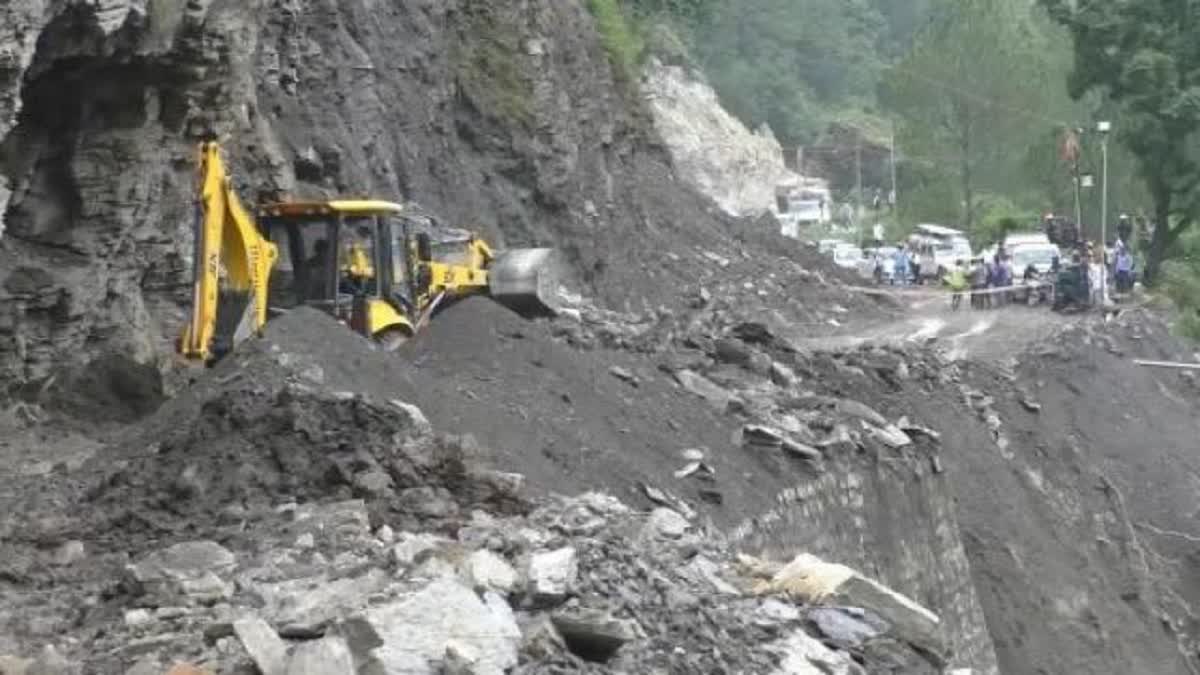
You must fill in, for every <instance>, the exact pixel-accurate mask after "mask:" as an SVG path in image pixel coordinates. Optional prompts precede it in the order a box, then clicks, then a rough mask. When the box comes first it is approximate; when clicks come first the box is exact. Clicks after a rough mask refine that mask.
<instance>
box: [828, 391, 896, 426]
mask: <svg viewBox="0 0 1200 675" xmlns="http://www.w3.org/2000/svg"><path fill="white" fill-rule="evenodd" d="M836 408H837V411H838V412H840V413H842V414H843V415H846V416H847V417H853V418H856V419H860V420H862V421H864V422H870V423H871V424H873V425H875V426H877V427H886V426H887V425H888V421H887V419H885V418H884V416H883V415H880V414H879V413H878V412H876V411H875V409H874V408H872V407H871V406H869V405H867V404H865V403H860V402H858V401H852V400H850V399H848V398H843V399H840V400H838V402H837V406H836Z"/></svg>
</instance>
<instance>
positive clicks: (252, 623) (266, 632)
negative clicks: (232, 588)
mask: <svg viewBox="0 0 1200 675" xmlns="http://www.w3.org/2000/svg"><path fill="white" fill-rule="evenodd" d="M233 632H234V634H236V635H237V637H238V639H239V640H241V642H242V647H244V648H245V649H246V653H247V654H249V655H250V658H251V659H253V660H254V665H256V666H258V672H260V673H262V675H286V674H287V669H288V653H287V644H285V643H284V641H283V639H282V638H280V637H279V634H278V633H276V632H275V629H274V628H271V625H270V624H268V623H267V622H266V621H263V620H262V619H260V618H258V617H257V616H248V617H244V618H241V619H238V620H237V621H234V622H233Z"/></svg>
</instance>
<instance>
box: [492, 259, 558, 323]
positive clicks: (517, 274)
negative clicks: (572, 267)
mask: <svg viewBox="0 0 1200 675" xmlns="http://www.w3.org/2000/svg"><path fill="white" fill-rule="evenodd" d="M558 265H559V262H558V260H557V257H556V256H555V249H552V248H517V249H509V250H507V251H501V252H499V253H497V254H496V257H495V258H494V259H493V260H492V264H491V265H490V266H489V267H488V293H489V295H491V297H492V298H493V299H495V300H496V301H497V302H499V303H501V304H503V305H504V306H506V307H508V308H509V309H512V310H513V311H515V312H517V313H519V314H524V315H526V316H545V315H553V314H556V313H557V312H558V309H559V305H560V304H561V301H560V299H559V283H560V273H559V267H558Z"/></svg>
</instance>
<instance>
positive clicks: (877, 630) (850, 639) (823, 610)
mask: <svg viewBox="0 0 1200 675" xmlns="http://www.w3.org/2000/svg"><path fill="white" fill-rule="evenodd" d="M805 615H806V616H807V617H808V619H809V620H810V621H812V622H813V623H814V624H815V625H816V627H817V629H818V630H820V631H821V633H822V634H823V635H824V636H825V637H827V638H829V639H830V640H832V641H834V642H835V643H837V644H839V645H840V646H843V647H846V646H859V645H861V644H862V643H864V642H866V641H867V640H870V639H872V638H875V637H878V636H880V635H882V634H883V633H885V632H886V631H887V628H888V626H887V625H886V624H884V625H883V626H882V627H880V626H879V625H875V624H882V623H883V622H882V621H880V620H879V619H878V618H877V617H876V618H875V619H874V622H871V621H869V620H868V619H869V617H868V616H867V612H866V611H864V610H861V609H858V608H849V607H815V608H812V609H809V610H807V612H806V613H805Z"/></svg>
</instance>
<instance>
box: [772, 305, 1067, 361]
mask: <svg viewBox="0 0 1200 675" xmlns="http://www.w3.org/2000/svg"><path fill="white" fill-rule="evenodd" d="M891 295H892V296H893V297H895V298H896V299H898V300H899V301H900V302H901V303H902V305H903V306H904V307H905V312H904V314H903V315H902V316H901V317H900V318H898V319H895V318H893V319H886V320H867V321H853V320H851V321H848V322H846V323H844V324H842V325H841V326H838V327H837V330H836V331H835V333H834V334H833V335H829V336H822V337H811V336H810V335H806V334H804V332H803V331H797V332H796V333H795V334H793V335H792V339H793V342H794V343H795V344H797V345H798V346H800V347H802V348H804V349H809V350H822V351H825V350H828V351H837V350H842V349H849V348H854V347H857V346H859V345H862V344H877V345H894V346H901V345H904V344H912V343H926V344H933V345H935V346H939V347H940V348H941V349H943V350H944V351H945V352H946V354H947V355H948V356H949V357H950V358H953V359H955V360H962V359H967V358H980V359H987V360H1002V359H1004V358H1006V357H1008V356H1010V355H1012V354H1014V353H1016V352H1018V351H1020V350H1021V349H1022V348H1023V347H1024V346H1026V345H1028V344H1031V343H1033V342H1036V341H1039V340H1042V339H1044V338H1046V337H1049V336H1050V335H1052V334H1054V333H1055V332H1057V331H1059V330H1062V329H1064V328H1065V327H1067V326H1069V325H1071V324H1073V323H1075V322H1077V321H1079V320H1080V318H1079V317H1077V316H1071V315H1064V314H1059V313H1055V312H1052V311H1050V309H1049V308H1048V307H1046V306H1044V305H1043V306H1037V307H1028V306H1025V305H1006V306H1004V307H999V308H995V309H988V310H976V309H971V308H970V307H969V306H968V305H967V303H966V302H965V301H964V303H963V305H962V306H960V307H959V309H958V310H957V311H955V310H952V309H951V307H950V296H949V294H946V293H941V292H938V291H927V290H914V291H900V290H897V291H894V292H893V293H891Z"/></svg>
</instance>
